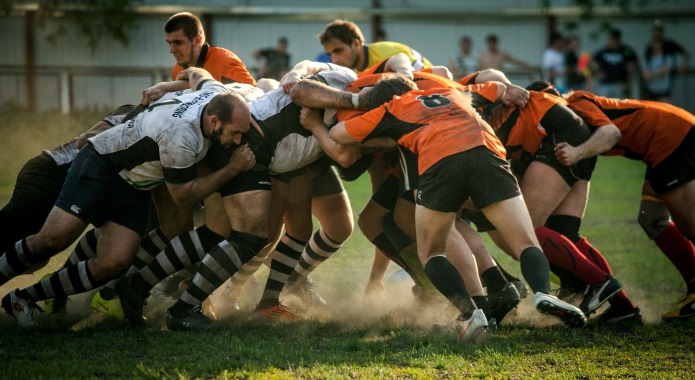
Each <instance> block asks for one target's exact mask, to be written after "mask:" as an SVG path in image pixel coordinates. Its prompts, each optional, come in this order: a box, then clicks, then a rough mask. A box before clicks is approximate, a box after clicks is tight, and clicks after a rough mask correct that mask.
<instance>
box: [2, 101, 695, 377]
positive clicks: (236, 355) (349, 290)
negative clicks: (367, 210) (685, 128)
mask: <svg viewBox="0 0 695 380" xmlns="http://www.w3.org/2000/svg"><path fill="white" fill-rule="evenodd" d="M4 116H5V119H6V122H5V124H4V125H3V126H0V129H2V132H3V139H2V140H0V162H2V166H1V167H0V203H2V204H3V205H4V204H5V202H6V201H7V199H8V198H9V196H10V195H11V191H12V187H13V183H14V178H15V176H16V174H17V172H18V171H19V169H20V167H21V165H22V164H23V163H24V162H25V161H26V160H27V159H29V158H31V157H33V156H35V155H36V154H38V153H39V152H40V150H41V149H42V148H52V147H53V146H55V145H58V144H59V143H61V142H64V141H67V140H68V139H70V138H72V137H74V136H76V135H78V134H79V133H80V132H81V131H83V130H86V129H87V128H89V127H90V126H91V125H92V124H93V123H94V122H95V121H96V120H98V119H99V118H100V115H98V114H89V115H88V114H80V115H72V116H65V115H59V114H26V113H23V112H12V113H8V114H7V115H4ZM643 171H644V167H643V165H642V164H641V163H638V162H634V161H629V160H626V159H623V158H601V159H600V160H599V163H598V167H597V171H596V172H595V173H594V180H593V181H592V189H591V196H590V200H589V205H588V209H587V214H586V218H585V222H584V225H583V226H582V233H583V235H585V236H587V237H588V238H589V239H590V240H591V241H592V243H593V244H594V245H595V246H596V247H599V248H600V250H601V251H602V252H603V253H604V254H605V256H606V257H607V258H608V260H609V261H610V262H611V264H612V266H613V269H614V272H615V275H616V277H618V278H619V279H620V280H621V282H622V283H623V284H624V286H625V290H626V291H627V293H628V294H629V295H630V296H631V297H632V299H633V300H634V301H635V303H636V304H638V305H639V306H640V308H641V309H642V313H643V315H644V318H645V321H646V325H645V326H642V327H636V328H632V329H625V330H621V329H610V328H604V327H598V326H593V327H592V326H590V327H587V328H584V329H577V330H570V329H567V328H565V327H564V326H562V325H561V324H559V323H557V322H555V321H554V320H552V319H549V317H543V316H540V315H539V314H537V313H536V312H535V311H533V307H532V302H531V300H530V299H529V298H527V299H524V300H523V301H522V303H521V304H520V306H519V307H518V309H517V310H516V311H514V312H513V314H511V315H510V317H508V320H507V319H506V320H505V324H504V325H503V326H502V327H501V328H500V329H499V330H498V332H497V333H496V334H495V335H490V336H488V337H487V339H486V341H484V342H482V343H481V344H479V345H476V346H462V345H459V344H457V342H456V335H457V330H456V326H455V325H454V324H453V322H452V319H453V317H455V315H456V312H455V311H454V310H452V309H450V308H447V307H446V306H444V303H443V302H442V303H440V304H438V305H435V306H434V307H432V308H429V309H418V308H413V307H412V296H411V295H410V285H411V284H410V283H408V281H409V280H408V281H404V280H401V279H399V278H398V277H397V276H396V275H397V274H398V273H397V271H396V268H394V266H393V265H392V266H391V267H390V268H389V272H388V273H387V278H386V281H385V285H386V289H387V291H388V296H387V297H385V298H381V299H377V300H372V301H367V300H365V299H364V297H363V293H364V286H365V284H366V282H367V278H368V274H369V269H370V267H371V259H372V254H373V248H372V247H371V246H370V244H369V243H368V242H367V241H366V239H364V237H362V236H361V235H360V233H359V232H355V233H354V235H353V236H352V237H351V238H350V239H349V240H348V241H347V242H346V243H345V245H344V247H343V248H342V249H341V250H340V251H339V253H338V254H337V255H335V256H334V257H333V258H331V259H330V260H328V261H327V262H326V263H325V264H324V265H322V266H321V267H320V268H319V269H317V270H316V271H315V272H314V274H313V275H312V277H313V278H314V280H315V281H316V282H317V284H318V285H319V290H320V291H321V293H322V295H323V296H324V298H326V300H327V301H328V304H329V305H328V307H327V309H326V310H306V309H303V308H302V306H301V304H296V305H295V306H296V307H297V310H299V311H300V312H303V313H305V314H306V315H307V316H310V317H312V318H311V319H310V320H308V321H305V322H296V323H280V324H271V325H269V324H262V323H259V322H254V321H250V320H249V318H250V316H251V313H252V310H253V307H254V304H255V302H257V300H258V299H259V296H260V292H261V288H262V286H263V283H264V281H265V276H266V275H267V268H265V267H264V268H262V269H261V270H260V271H259V272H258V273H257V274H256V276H255V278H256V279H257V282H252V283H251V284H249V285H247V286H246V287H245V294H244V296H243V298H242V311H241V312H240V313H238V314H236V315H231V314H228V313H225V312H224V310H221V309H219V308H218V316H219V317H220V319H222V321H223V322H224V323H225V325H226V326H227V327H228V328H227V329H225V330H222V331H216V332H206V333H192V332H191V333H182V332H172V331H167V330H166V328H165V327H164V326H163V311H164V310H165V309H166V307H167V306H168V305H169V304H171V303H172V300H170V299H165V300H156V299H152V298H151V299H150V302H149V304H148V307H147V310H146V315H147V317H148V323H146V324H145V326H143V327H139V328H132V327H129V326H126V325H122V324H120V323H117V322H114V321H101V323H98V322H99V321H96V320H91V325H90V324H86V323H84V322H81V323H80V322H79V321H80V319H82V318H83V317H87V316H89V309H88V306H86V305H87V302H88V299H89V297H88V296H89V295H82V296H79V297H75V298H74V299H73V300H72V302H71V303H70V304H69V310H70V311H71V312H73V314H74V315H72V316H70V317H68V318H66V319H65V320H47V321H44V325H45V327H43V328H42V329H39V330H35V331H20V330H19V329H18V328H17V327H16V325H15V323H14V320H13V319H12V318H11V317H9V316H7V315H5V314H4V313H0V314H2V315H1V316H0V379H14V378H133V377H134V378H259V379H260V378H263V379H265V378H471V377H474V378H582V379H602V378H658V379H662V378H679V379H680V378H693V377H695V368H694V366H695V343H694V336H695V318H693V319H692V320H689V321H685V322H682V323H668V324H667V323H662V322H661V321H660V319H659V316H660V314H661V313H662V312H663V311H665V310H667V309H668V308H669V307H670V305H671V303H672V302H673V301H674V300H675V299H676V298H677V297H678V296H680V295H681V294H682V293H683V292H684V290H685V286H684V284H683V281H682V280H681V278H680V276H679V275H678V272H677V271H676V269H675V268H674V267H673V266H672V265H671V264H670V262H669V261H668V260H667V259H666V258H665V257H664V256H663V255H662V254H661V252H660V251H659V250H658V249H657V248H656V247H655V245H654V244H653V242H651V241H650V240H648V239H647V238H646V236H645V235H644V233H643V232H642V231H641V229H640V227H639V225H638V224H637V222H636V214H637V209H638V206H639V199H640V185H641V181H642V178H643ZM347 187H348V192H349V194H350V196H351V200H352V202H353V203H352V204H353V210H354V212H355V214H357V213H358V212H359V210H360V209H361V208H362V207H363V205H364V204H365V202H366V200H367V199H368V196H369V186H368V181H367V179H366V178H362V179H360V180H358V181H356V182H354V183H349V184H347ZM684 207H686V205H684ZM687 207H693V205H687ZM0 233H1V231H0ZM486 241H488V243H489V240H486ZM488 247H489V248H490V250H491V251H492V252H493V255H494V256H495V257H496V258H498V260H499V261H500V262H501V263H502V264H503V265H504V266H505V267H506V268H508V269H509V270H510V271H511V272H513V273H515V274H519V269H518V265H517V264H516V263H514V262H513V261H512V260H510V259H509V258H508V257H507V256H505V255H503V254H502V253H501V252H500V251H499V250H497V249H496V248H494V247H493V246H492V244H488ZM65 255H66V253H63V254H61V255H59V256H57V257H56V258H55V259H54V260H52V261H51V262H50V263H49V264H48V265H47V267H46V268H43V269H42V270H40V271H38V272H37V273H36V274H33V275H25V276H20V277H18V278H16V279H14V280H13V281H12V282H10V283H9V284H6V285H4V286H2V287H0V295H4V294H5V293H7V292H8V291H10V290H12V289H14V288H16V287H18V286H19V287H22V286H26V285H28V284H31V283H33V282H34V281H36V280H37V279H38V278H39V277H40V276H41V275H42V274H44V273H46V272H48V271H49V270H53V269H55V268H57V267H58V266H59V265H60V264H61V261H62V260H63V259H64V258H65ZM286 301H287V303H289V304H292V302H293V300H292V299H291V298H289V299H287V300H286ZM90 318H91V317H90Z"/></svg>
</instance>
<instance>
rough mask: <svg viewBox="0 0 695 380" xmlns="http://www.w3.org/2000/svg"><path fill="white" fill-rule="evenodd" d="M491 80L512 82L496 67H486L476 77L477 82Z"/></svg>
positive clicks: (505, 82)
mask: <svg viewBox="0 0 695 380" xmlns="http://www.w3.org/2000/svg"><path fill="white" fill-rule="evenodd" d="M490 81H497V82H502V83H504V84H512V82H510V81H509V79H508V78H507V76H506V75H504V73H503V72H501V71H499V70H495V69H485V70H482V71H480V72H479V73H478V75H477V76H476V77H475V83H485V82H490Z"/></svg>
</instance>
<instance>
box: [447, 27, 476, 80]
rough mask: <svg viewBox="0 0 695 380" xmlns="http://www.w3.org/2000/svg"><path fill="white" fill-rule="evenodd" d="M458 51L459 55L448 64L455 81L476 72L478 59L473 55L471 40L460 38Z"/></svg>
mask: <svg viewBox="0 0 695 380" xmlns="http://www.w3.org/2000/svg"><path fill="white" fill-rule="evenodd" d="M459 49H460V51H459V53H458V54H457V55H456V56H455V57H453V58H452V59H451V62H449V70H451V74H452V75H453V76H454V79H456V80H458V79H460V78H463V77H465V76H466V75H468V74H470V73H474V72H476V71H478V57H477V56H476V55H475V54H474V53H473V41H471V38H470V37H468V36H462V37H461V39H460V40H459Z"/></svg>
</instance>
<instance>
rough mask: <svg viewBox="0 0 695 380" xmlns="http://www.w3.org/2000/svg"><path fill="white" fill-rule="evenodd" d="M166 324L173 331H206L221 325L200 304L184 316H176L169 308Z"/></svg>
mask: <svg viewBox="0 0 695 380" xmlns="http://www.w3.org/2000/svg"><path fill="white" fill-rule="evenodd" d="M166 325H167V328H168V329H169V330H173V331H205V330H209V329H211V328H213V327H217V326H219V325H218V324H217V323H215V322H214V321H213V320H212V319H210V318H208V317H206V316H205V314H203V310H202V308H201V307H200V305H196V306H194V307H193V308H191V309H189V310H188V312H187V315H186V316H185V317H183V318H177V317H174V316H173V315H172V314H171V309H169V310H167V315H166Z"/></svg>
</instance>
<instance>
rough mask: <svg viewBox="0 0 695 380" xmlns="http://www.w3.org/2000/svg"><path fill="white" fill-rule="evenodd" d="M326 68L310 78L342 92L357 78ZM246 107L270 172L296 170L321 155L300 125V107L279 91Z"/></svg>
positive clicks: (337, 68) (343, 70) (338, 68)
mask: <svg viewBox="0 0 695 380" xmlns="http://www.w3.org/2000/svg"><path fill="white" fill-rule="evenodd" d="M328 65H329V67H330V70H325V71H321V72H319V73H317V74H313V75H311V76H310V77H309V78H311V79H314V80H317V81H320V82H322V83H324V84H326V85H328V86H330V87H333V88H337V89H340V90H344V89H345V88H346V87H347V86H348V85H349V84H350V83H352V81H354V80H355V79H357V76H356V75H355V73H354V72H353V71H352V70H350V69H348V68H346V67H342V66H338V65H333V64H328ZM249 107H250V109H251V117H253V118H254V120H255V121H256V122H257V123H258V125H259V126H260V127H261V129H262V130H263V134H264V138H265V141H266V144H267V146H268V149H269V151H270V154H271V156H272V157H273V158H272V162H271V164H270V167H269V169H270V171H271V173H285V172H288V171H291V170H295V169H299V168H301V167H304V166H306V165H308V164H310V163H312V162H314V161H316V160H317V159H318V158H319V157H321V155H323V150H322V149H321V145H320V144H319V142H318V140H316V138H315V137H314V136H313V135H312V134H311V132H310V131H307V130H306V129H304V128H303V127H302V125H301V124H300V122H299V112H300V111H301V110H302V107H300V106H298V105H296V104H294V103H292V100H291V99H290V96H289V95H288V94H286V93H285V92H284V91H283V89H282V88H277V89H274V90H272V91H268V92H267V93H266V94H265V95H264V96H262V97H260V98H258V99H257V100H255V101H253V102H251V103H250V105H249Z"/></svg>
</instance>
